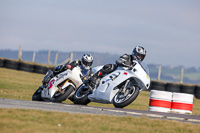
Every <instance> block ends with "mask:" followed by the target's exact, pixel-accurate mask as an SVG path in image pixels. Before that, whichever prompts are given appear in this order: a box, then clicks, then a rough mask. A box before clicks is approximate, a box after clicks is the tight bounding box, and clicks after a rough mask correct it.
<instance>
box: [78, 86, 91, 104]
mask: <svg viewBox="0 0 200 133" xmlns="http://www.w3.org/2000/svg"><path fill="white" fill-rule="evenodd" d="M91 93H92V91H91V89H90V88H89V87H88V86H86V85H85V84H83V85H81V86H80V87H79V88H78V89H77V90H76V92H75V95H74V104H81V105H87V104H88V103H90V100H89V99H88V95H89V94H91Z"/></svg>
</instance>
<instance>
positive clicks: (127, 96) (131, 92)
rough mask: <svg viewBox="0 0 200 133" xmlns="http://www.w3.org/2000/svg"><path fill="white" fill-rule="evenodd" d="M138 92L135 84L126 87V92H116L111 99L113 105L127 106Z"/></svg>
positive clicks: (118, 106)
mask: <svg viewBox="0 0 200 133" xmlns="http://www.w3.org/2000/svg"><path fill="white" fill-rule="evenodd" d="M138 94H139V88H138V87H136V86H132V88H126V92H125V93H122V92H118V93H117V94H116V95H115V97H114V99H113V105H114V106H115V107H116V108H123V107H125V106H128V105H129V104H131V103H132V102H133V101H134V100H135V99H136V98H137V96H138Z"/></svg>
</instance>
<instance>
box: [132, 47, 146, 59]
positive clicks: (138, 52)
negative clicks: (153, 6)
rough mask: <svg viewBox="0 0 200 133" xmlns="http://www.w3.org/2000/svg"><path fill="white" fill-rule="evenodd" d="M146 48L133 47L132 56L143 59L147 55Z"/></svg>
mask: <svg viewBox="0 0 200 133" xmlns="http://www.w3.org/2000/svg"><path fill="white" fill-rule="evenodd" d="M146 53H147V52H146V50H145V49H144V48H143V47H142V46H136V47H135V48H134V49H133V53H132V57H133V59H137V60H139V61H143V60H144V58H145V56H146Z"/></svg>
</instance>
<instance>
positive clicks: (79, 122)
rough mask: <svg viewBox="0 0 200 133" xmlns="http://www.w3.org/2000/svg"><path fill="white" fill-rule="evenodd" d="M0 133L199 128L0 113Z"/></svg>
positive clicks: (155, 132)
mask: <svg viewBox="0 0 200 133" xmlns="http://www.w3.org/2000/svg"><path fill="white" fill-rule="evenodd" d="M0 112H1V113H0V118H1V120H0V129H1V133H15V132H16V133H27V132H31V133H43V132H48V133H62V132H66V133H134V132H135V133H161V132H165V133H198V132H199V131H200V126H199V125H195V124H190V123H182V122H178V121H174V120H171V121H169V120H158V119H149V118H145V117H114V116H107V115H89V114H84V115H83V114H70V113H62V112H59V113H58V112H49V111H38V110H24V109H0Z"/></svg>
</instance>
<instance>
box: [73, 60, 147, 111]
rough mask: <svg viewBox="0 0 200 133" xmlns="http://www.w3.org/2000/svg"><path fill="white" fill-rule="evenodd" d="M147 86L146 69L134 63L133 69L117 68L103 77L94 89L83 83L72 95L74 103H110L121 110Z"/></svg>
mask: <svg viewBox="0 0 200 133" xmlns="http://www.w3.org/2000/svg"><path fill="white" fill-rule="evenodd" d="M149 86H150V77H149V69H148V67H147V66H146V65H145V64H144V63H139V62H137V61H134V65H133V67H131V68H125V67H118V68H117V69H116V70H115V71H113V72H112V73H110V74H108V75H106V76H104V77H103V78H102V79H100V81H99V84H98V85H97V87H95V88H92V87H91V86H90V83H89V82H86V83H83V84H82V85H81V86H79V88H78V89H77V90H76V92H75V94H74V103H75V104H82V105H87V104H88V103H90V102H98V103H105V104H110V103H111V104H113V105H114V106H115V107H117V108H123V107H125V106H128V105H129V104H131V103H132V102H133V101H134V100H135V99H136V98H137V96H138V94H139V92H140V91H142V90H144V89H149Z"/></svg>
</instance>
